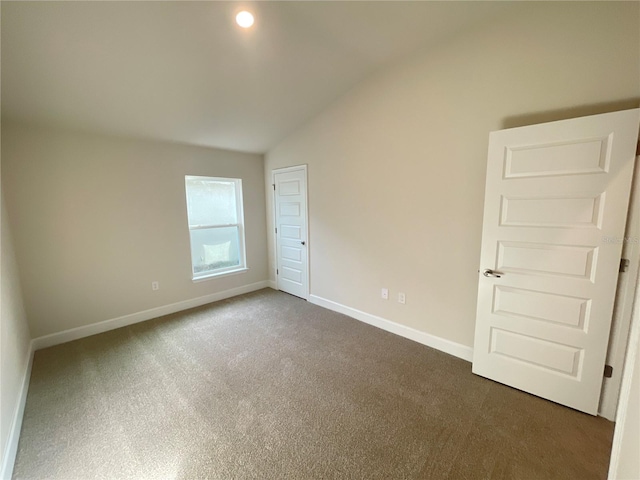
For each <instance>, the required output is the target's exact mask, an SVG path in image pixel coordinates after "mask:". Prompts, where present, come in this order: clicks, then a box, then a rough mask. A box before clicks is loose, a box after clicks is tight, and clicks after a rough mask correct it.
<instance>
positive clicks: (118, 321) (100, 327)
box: [33, 280, 270, 350]
mask: <svg viewBox="0 0 640 480" xmlns="http://www.w3.org/2000/svg"><path fill="white" fill-rule="evenodd" d="M269 286H270V285H269V282H268V281H267V280H264V281H262V282H256V283H251V284H249V285H243V286H242V287H237V288H232V289H230V290H224V291H222V292H217V293H212V294H211V295H205V296H204V297H198V298H192V299H190V300H184V301H182V302H177V303H172V304H169V305H163V306H162V307H156V308H151V309H149V310H144V311H142V312H136V313H131V314H129V315H124V316H122V317H118V318H112V319H110V320H104V321H102V322H97V323H92V324H91V325H84V326H82V327H76V328H71V329H69V330H64V331H62V332H57V333H52V334H50V335H44V336H42V337H38V338H35V339H33V348H34V350H40V349H41V348H47V347H52V346H54V345H59V344H61V343H66V342H71V341H72V340H78V339H79V338H84V337H89V336H91V335H96V334H97V333H103V332H108V331H109V330H115V329H116V328H120V327H126V326H127V325H133V324H134V323H139V322H144V321H146V320H151V319H152V318H157V317H162V316H163V315H169V314H171V313H176V312H180V311H182V310H187V309H189V308H193V307H199V306H200V305H206V304H207V303H211V302H217V301H219V300H224V299H226V298H231V297H235V296H237V295H242V294H243V293H249V292H254V291H256V290H260V289H262V288H267V287H269Z"/></svg>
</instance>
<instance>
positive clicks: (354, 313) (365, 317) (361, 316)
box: [309, 295, 473, 362]
mask: <svg viewBox="0 0 640 480" xmlns="http://www.w3.org/2000/svg"><path fill="white" fill-rule="evenodd" d="M309 302H311V303H313V304H315V305H319V306H321V307H324V308H328V309H329V310H333V311H334V312H338V313H343V314H344V315H348V316H349V317H353V318H355V319H356V320H360V321H361V322H364V323H368V324H369V325H373V326H374V327H378V328H381V329H382V330H386V331H387V332H391V333H394V334H396V335H400V336H401V337H405V338H408V339H409V340H413V341H415V342H418V343H421V344H423V345H426V346H428V347H431V348H435V349H436V350H440V351H441V352H445V353H448V354H449V355H453V356H454V357H458V358H462V359H463V360H467V361H468V362H470V361H471V360H472V359H473V348H471V347H467V346H466V345H462V344H461V343H456V342H452V341H451V340H446V339H444V338H441V337H436V336H435V335H431V334H429V333H425V332H421V331H420V330H416V329H415V328H411V327H407V326H406V325H401V324H399V323H396V322H392V321H391V320H387V319H385V318H382V317H378V316H376V315H371V314H370V313H366V312H363V311H361V310H356V309H355V308H351V307H347V306H346V305H342V304H340V303H336V302H333V301H331V300H327V299H326V298H322V297H318V296H317V295H309Z"/></svg>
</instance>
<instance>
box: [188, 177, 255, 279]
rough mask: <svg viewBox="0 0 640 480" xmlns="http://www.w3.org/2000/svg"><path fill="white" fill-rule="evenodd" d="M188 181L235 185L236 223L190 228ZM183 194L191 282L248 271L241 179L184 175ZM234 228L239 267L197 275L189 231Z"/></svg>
mask: <svg viewBox="0 0 640 480" xmlns="http://www.w3.org/2000/svg"><path fill="white" fill-rule="evenodd" d="M189 180H209V181H214V182H215V181H220V182H228V183H234V184H235V197H236V198H235V202H236V220H237V222H236V223H214V224H206V225H194V226H191V222H190V221H189V189H188V186H187V184H188V181H189ZM184 193H185V200H186V203H185V207H186V211H187V229H188V231H189V254H190V259H189V262H190V264H191V280H192V281H193V282H201V281H203V280H208V279H211V278H215V277H221V276H225V275H232V274H236V273H243V272H246V271H247V270H249V268H248V267H247V253H246V245H245V244H246V242H245V236H244V232H245V228H244V201H243V195H242V179H241V178H228V177H209V176H205V175H185V176H184ZM229 227H236V228H237V229H238V257H239V260H240V264H239V265H232V266H229V267H222V268H217V269H215V270H213V271H209V272H206V273H204V274H202V275H197V274H196V273H195V271H194V266H195V265H194V263H193V245H192V241H191V231H192V230H205V229H212V228H229Z"/></svg>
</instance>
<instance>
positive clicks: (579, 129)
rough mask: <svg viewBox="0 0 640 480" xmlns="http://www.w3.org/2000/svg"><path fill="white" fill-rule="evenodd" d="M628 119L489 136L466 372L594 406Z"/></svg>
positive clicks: (625, 198) (630, 149)
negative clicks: (473, 324) (471, 346)
mask: <svg viewBox="0 0 640 480" xmlns="http://www.w3.org/2000/svg"><path fill="white" fill-rule="evenodd" d="M639 123H640V110H639V109H634V110H626V111H622V112H614V113H607V114H602V115H594V116H590V117H582V118H576V119H572V120H564V121H559V122H552V123H546V124H540V125H532V126H528V127H520V128H513V129H508V130H501V131H497V132H492V133H491V134H490V136H489V154H488V161H487V180H486V191H485V206H484V219H483V233H482V250H481V264H480V273H479V286H478V307H477V316H476V333H475V342H474V355H473V372H474V373H476V374H478V375H482V376H484V377H487V378H490V379H492V380H496V381H498V382H501V383H504V384H506V385H510V386H512V387H515V388H518V389H520V390H524V391H527V392H529V393H532V394H535V395H538V396H540V397H543V398H547V399H549V400H552V401H554V402H557V403H560V404H563V405H567V406H569V407H572V408H575V409H577V410H581V411H584V412H587V413H590V414H592V415H595V414H596V413H597V410H598V402H599V397H600V389H601V385H602V378H603V369H604V362H605V357H606V353H607V344H608V338H609V330H610V324H611V317H612V311H613V304H614V298H615V290H616V284H617V278H618V269H619V264H620V254H621V247H622V242H620V241H619V239H620V238H622V237H623V236H624V234H625V222H626V214H627V208H628V202H629V190H630V186H631V178H632V173H633V165H634V160H635V150H636V142H637V138H638V128H639ZM487 269H489V270H491V271H494V272H495V273H494V275H500V276H499V277H497V276H485V275H483V272H484V271H485V270H487ZM488 274H489V275H491V272H488Z"/></svg>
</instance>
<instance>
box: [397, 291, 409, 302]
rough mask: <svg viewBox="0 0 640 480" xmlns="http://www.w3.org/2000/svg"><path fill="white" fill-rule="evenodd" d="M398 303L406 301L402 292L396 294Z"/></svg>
mask: <svg viewBox="0 0 640 480" xmlns="http://www.w3.org/2000/svg"><path fill="white" fill-rule="evenodd" d="M398 303H402V304H405V303H407V297H406V296H405V294H404V293H402V292H400V293H399V294H398Z"/></svg>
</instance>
